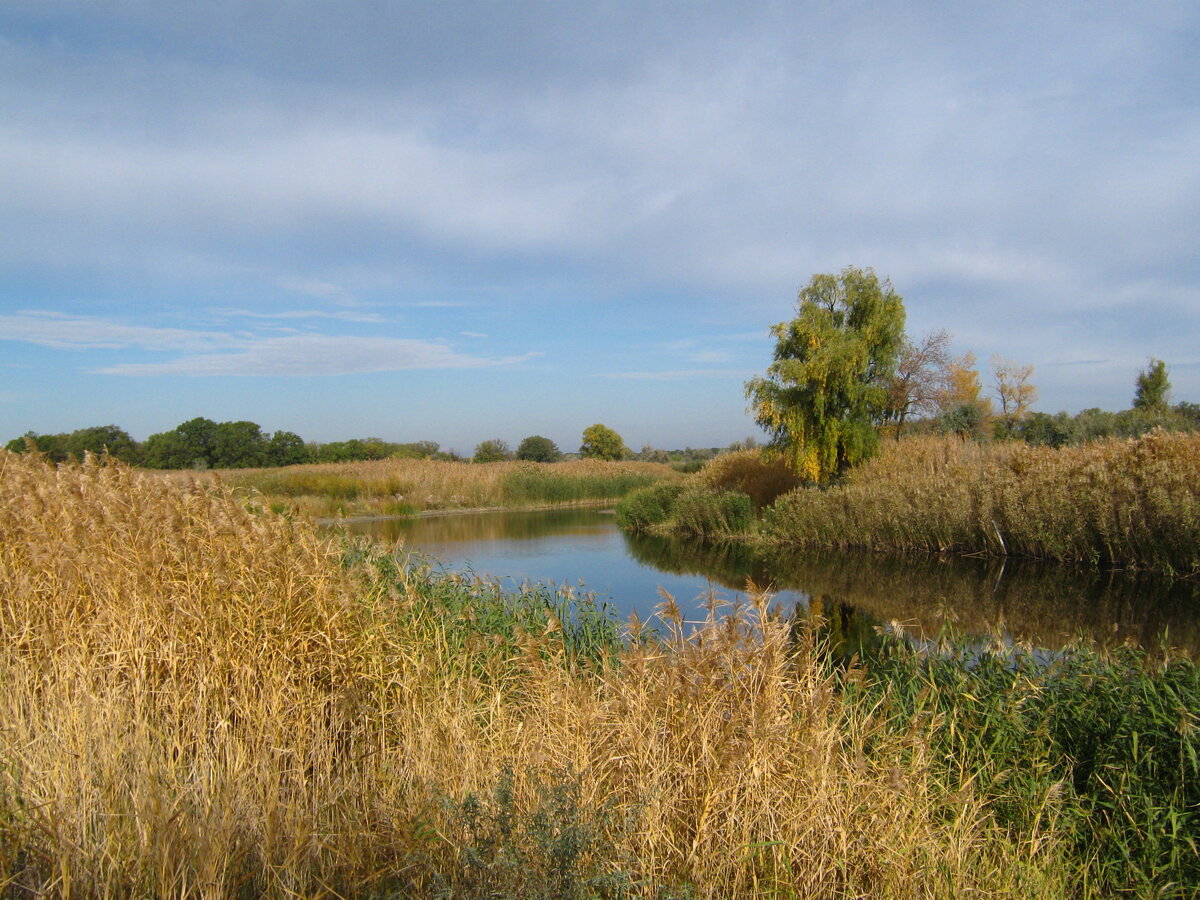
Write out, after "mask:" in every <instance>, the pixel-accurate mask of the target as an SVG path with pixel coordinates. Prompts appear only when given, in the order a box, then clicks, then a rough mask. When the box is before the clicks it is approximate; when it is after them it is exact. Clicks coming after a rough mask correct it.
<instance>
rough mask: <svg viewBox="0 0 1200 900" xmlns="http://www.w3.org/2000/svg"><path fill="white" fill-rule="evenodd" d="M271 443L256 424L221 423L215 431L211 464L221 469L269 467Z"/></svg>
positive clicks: (210, 457) (210, 454)
mask: <svg viewBox="0 0 1200 900" xmlns="http://www.w3.org/2000/svg"><path fill="white" fill-rule="evenodd" d="M268 454H269V441H268V439H267V436H266V435H265V434H263V431H262V428H261V427H260V426H259V425H257V424H255V423H254V422H245V421H243V422H221V423H220V424H218V425H217V427H216V428H214V429H213V436H212V449H211V450H210V453H209V464H210V465H212V466H213V467H214V468H220V469H250V468H254V467H257V466H265V465H267V459H268Z"/></svg>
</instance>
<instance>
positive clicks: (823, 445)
mask: <svg viewBox="0 0 1200 900" xmlns="http://www.w3.org/2000/svg"><path fill="white" fill-rule="evenodd" d="M796 313H797V314H796V318H794V319H792V320H791V321H790V322H780V323H779V324H778V325H775V326H774V327H772V329H771V333H772V334H773V335H774V336H775V361H774V362H773V363H772V364H771V366H770V368H769V369H768V370H767V374H766V375H765V376H762V377H759V378H754V379H751V380H750V381H749V382H747V383H746V396H747V397H749V398H750V401H751V411H752V412H753V414H754V418H755V421H757V422H758V424H759V425H761V426H762V427H763V428H765V429H766V430H767V431H768V432H770V434H771V436H772V438H773V444H774V446H776V447H778V448H779V449H780V450H782V451H783V452H784V454H785V455H786V456H787V457H788V459H789V461H790V462H791V464H792V467H793V468H794V469H795V470H796V472H797V474H799V475H800V476H801V477H803V478H806V479H808V480H810V481H816V482H820V481H826V480H827V479H829V478H830V477H831V476H833V475H836V474H838V473H839V472H841V471H843V470H845V469H846V468H848V467H850V466H852V465H854V464H855V463H858V462H860V461H862V460H864V459H866V458H868V457H870V456H872V455H873V454H874V453H875V452H876V450H877V449H878V447H879V436H878V432H877V425H878V423H879V422H880V421H881V420H882V418H883V417H884V415H885V414H886V412H887V409H888V385H889V383H890V382H891V380H892V378H893V376H894V374H895V370H896V363H897V360H898V358H899V355H900V349H901V347H902V345H903V341H904V300H903V299H902V298H901V297H900V295H899V294H897V293H896V292H895V290H893V288H892V284H891V282H890V281H888V280H887V279H884V280H882V281H881V280H880V279H879V278H878V277H877V276H876V274H875V272H874V270H872V269H857V268H854V267H849V268H846V269H843V270H842V273H841V274H840V275H814V276H813V277H812V279H811V280H810V281H809V283H808V284H807V285H806V286H805V287H804V288H803V289H802V290H801V291H800V295H799V297H798V299H797V303H796Z"/></svg>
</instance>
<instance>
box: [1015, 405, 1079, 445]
mask: <svg viewBox="0 0 1200 900" xmlns="http://www.w3.org/2000/svg"><path fill="white" fill-rule="evenodd" d="M1078 435H1079V429H1078V425H1077V423H1076V420H1075V419H1074V418H1072V417H1071V416H1070V415H1069V414H1068V413H1065V412H1060V413H1055V414H1054V415H1050V414H1049V413H1042V412H1035V413H1030V414H1029V415H1027V416H1026V417H1025V418H1024V419H1022V420H1021V421H1020V422H1018V423H1017V425H1016V427H1015V428H1014V430H1013V436H1014V437H1019V438H1020V439H1021V440H1023V441H1025V443H1027V444H1039V445H1042V446H1046V447H1065V446H1067V445H1068V444H1073V443H1075V442H1076V441H1077V440H1078Z"/></svg>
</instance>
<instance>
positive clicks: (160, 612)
mask: <svg viewBox="0 0 1200 900" xmlns="http://www.w3.org/2000/svg"><path fill="white" fill-rule="evenodd" d="M572 599H573V598H571V597H569V596H565V595H562V594H554V593H553V592H552V591H548V589H544V588H527V589H525V590H522V591H518V592H515V593H509V594H504V593H503V592H497V590H496V588H495V586H494V585H491V586H489V585H486V584H481V583H479V582H473V581H470V580H465V579H461V578H458V577H457V576H446V575H438V574H437V573H436V572H434V571H431V570H430V569H429V567H428V566H425V565H421V564H416V565H407V566H401V565H398V564H397V562H396V560H395V559H394V558H393V557H391V556H388V555H386V554H383V553H382V552H365V551H351V552H347V551H345V550H344V549H343V548H339V547H337V546H335V545H333V544H331V543H329V542H328V541H325V540H322V539H321V538H319V537H318V535H317V533H316V532H315V530H314V529H313V528H312V527H311V526H309V525H307V524H304V523H300V522H297V521H289V520H288V519H285V518H283V517H279V516H275V515H271V514H265V513H262V512H260V511H257V510H256V509H255V508H254V506H253V505H248V504H247V503H246V502H245V500H244V499H242V498H239V497H237V496H236V495H234V494H232V493H230V492H229V491H227V490H226V489H223V488H220V487H214V486H213V485H212V484H211V483H210V482H207V481H204V480H197V481H194V482H191V483H180V482H177V481H174V480H164V479H162V478H159V477H156V476H151V475H148V474H145V473H138V472H136V471H134V470H131V469H128V468H125V467H123V466H120V465H116V464H105V463H100V462H97V461H95V460H91V461H89V462H87V463H86V464H84V465H82V466H72V467H60V468H57V469H56V468H53V467H51V466H49V465H47V464H46V463H44V462H42V461H40V460H37V459H32V458H30V457H27V456H25V457H18V456H15V455H11V454H7V453H5V454H2V455H0V615H2V616H3V619H2V622H3V630H4V634H5V636H6V641H5V642H4V644H3V646H0V683H2V684H3V686H4V689H3V691H2V692H0V722H2V723H3V729H2V730H0V884H2V885H3V890H5V891H6V892H7V893H8V894H10V895H13V896H18V895H19V896H61V897H68V896H172V897H227V896H243V897H249V896H264V897H298V896H303V897H317V896H346V897H349V896H366V895H372V896H378V897H429V896H442V897H485V896H486V897H628V896H640V897H663V898H666V897H685V896H687V897H746V896H750V897H754V896H759V897H865V896H874V897H901V898H902V897H914V898H915V897H958V896H963V895H965V894H972V895H979V896H1009V897H1017V896H1019V897H1026V896H1068V895H1075V894H1076V893H1077V892H1076V891H1075V890H1074V887H1073V886H1074V885H1075V884H1076V883H1077V880H1076V879H1075V878H1074V876H1075V875H1077V868H1076V867H1075V866H1073V865H1070V864H1067V863H1064V858H1063V856H1062V852H1063V847H1062V842H1061V841H1058V840H1056V838H1055V834H1054V832H1053V830H1051V829H1050V828H1048V827H1046V826H1045V824H1044V822H1042V821H1038V822H1034V823H1032V824H1031V825H1030V826H1029V827H1027V828H1023V829H1021V828H1014V827H1011V826H1010V825H1005V824H1001V823H998V822H997V821H996V820H995V819H994V817H993V816H992V815H991V813H990V812H989V811H988V810H987V802H986V798H984V797H982V796H980V795H979V794H978V793H976V792H975V791H973V790H972V789H971V788H970V785H969V783H968V784H967V785H966V786H965V787H964V786H962V785H959V786H953V785H949V784H948V783H947V782H946V779H945V777H944V775H943V774H942V773H943V770H944V765H942V762H941V761H940V760H939V759H938V757H937V754H938V752H940V751H939V750H938V749H937V744H935V743H933V742H932V741H930V740H929V739H928V738H927V737H926V736H925V734H924V733H923V732H922V730H921V729H919V728H895V727H891V725H890V724H889V723H888V721H887V719H886V716H884V715H881V714H880V712H881V710H879V709H874V708H872V707H871V705H870V704H865V705H860V706H853V707H851V706H847V705H846V703H845V702H844V700H843V699H842V698H843V694H840V693H839V692H838V689H837V683H836V681H835V679H834V676H832V675H831V674H830V671H829V669H828V667H826V666H825V665H823V664H822V663H821V654H820V648H819V646H818V644H817V643H816V641H815V640H814V639H813V638H812V635H811V633H809V632H805V631H804V630H803V629H801V633H799V634H798V635H797V634H791V633H790V631H789V627H788V625H787V624H786V623H783V622H780V621H778V620H777V619H775V618H774V617H772V615H771V614H770V613H769V612H768V610H767V602H766V600H765V598H761V597H760V598H758V599H757V600H756V601H755V603H754V604H753V605H752V606H751V607H750V608H746V609H738V610H733V611H732V615H728V616H719V615H718V612H719V610H718V609H717V608H716V605H715V604H714V605H713V610H712V613H711V615H710V617H709V619H708V621H707V622H706V623H702V624H700V625H699V626H698V627H696V628H695V629H693V628H692V627H691V626H689V625H687V624H686V623H683V622H682V621H680V618H679V614H678V610H677V608H676V607H675V605H674V603H673V601H671V600H670V599H669V598H667V599H666V600H665V601H664V608H663V624H662V626H661V630H660V632H659V633H657V634H651V633H648V632H646V631H644V630H641V629H639V628H637V627H634V629H633V634H632V636H631V637H630V638H629V639H625V640H621V639H619V638H618V637H617V635H616V632H615V629H614V626H613V625H612V623H611V620H610V618H609V617H606V616H605V615H604V614H603V611H602V610H594V609H593V610H588V609H587V605H586V603H585V604H584V605H583V606H582V607H580V606H579V605H578V604H575V603H569V604H567V605H564V602H565V601H570V600H572Z"/></svg>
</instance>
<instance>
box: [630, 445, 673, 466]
mask: <svg viewBox="0 0 1200 900" xmlns="http://www.w3.org/2000/svg"><path fill="white" fill-rule="evenodd" d="M637 458H638V459H640V460H641V461H642V462H657V463H665V462H670V461H671V454H670V453H668V452H667V451H666V450H658V449H656V448H655V447H653V446H652V445H650V444H643V445H642V449H641V450H639V451H638V454H637Z"/></svg>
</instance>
